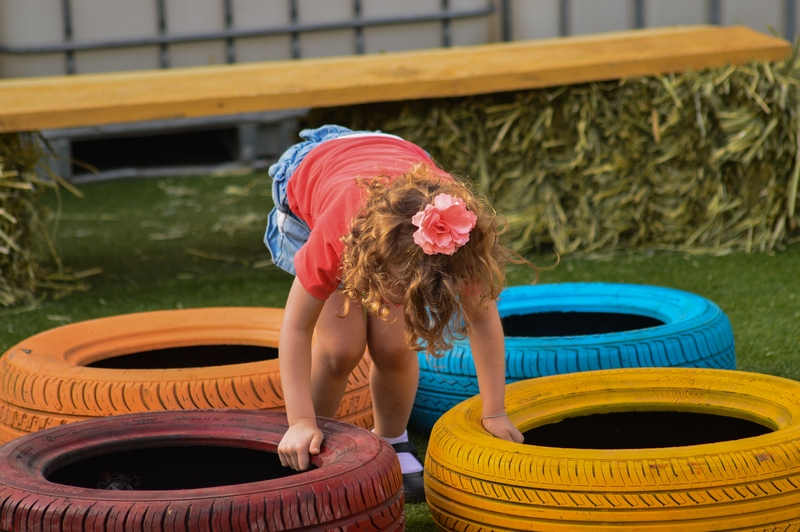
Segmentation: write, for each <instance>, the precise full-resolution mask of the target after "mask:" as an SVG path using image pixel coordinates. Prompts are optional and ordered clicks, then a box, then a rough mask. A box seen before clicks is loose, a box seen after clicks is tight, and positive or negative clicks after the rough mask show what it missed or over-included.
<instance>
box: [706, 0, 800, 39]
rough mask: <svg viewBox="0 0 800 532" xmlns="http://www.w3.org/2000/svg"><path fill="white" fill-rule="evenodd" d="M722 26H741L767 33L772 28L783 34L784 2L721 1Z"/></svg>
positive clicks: (761, 0) (762, 0) (774, 0)
mask: <svg viewBox="0 0 800 532" xmlns="http://www.w3.org/2000/svg"><path fill="white" fill-rule="evenodd" d="M721 10H722V12H721V18H722V25H723V26H733V25H736V24H742V25H745V26H750V27H751V28H753V29H755V30H758V31H763V32H767V31H769V29H768V28H769V27H770V26H772V27H773V28H775V29H776V30H778V31H779V32H781V33H783V32H784V28H785V27H786V24H785V23H784V0H757V1H754V0H723V1H722V7H721Z"/></svg>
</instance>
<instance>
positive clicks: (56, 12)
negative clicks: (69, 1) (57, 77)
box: [0, 0, 64, 78]
mask: <svg viewBox="0 0 800 532" xmlns="http://www.w3.org/2000/svg"><path fill="white" fill-rule="evenodd" d="M62 28H63V26H62V22H61V4H60V2H57V1H56V0H0V44H3V45H6V46H24V45H36V44H42V43H54V42H61V40H62V36H63V33H64V30H63V29H62ZM63 73H64V54H60V53H55V54H40V55H0V78H16V77H23V76H46V75H49V74H63Z"/></svg>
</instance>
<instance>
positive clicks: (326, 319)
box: [311, 290, 367, 418]
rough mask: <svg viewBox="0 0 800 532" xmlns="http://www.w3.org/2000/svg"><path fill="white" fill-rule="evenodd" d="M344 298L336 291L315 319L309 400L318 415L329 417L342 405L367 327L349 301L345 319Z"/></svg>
mask: <svg viewBox="0 0 800 532" xmlns="http://www.w3.org/2000/svg"><path fill="white" fill-rule="evenodd" d="M344 301H345V298H344V296H343V295H342V293H341V292H339V291H338V290H337V291H336V292H334V293H333V294H332V295H331V297H330V298H328V300H327V301H326V302H325V306H324V307H323V308H322V313H321V314H320V316H319V319H318V320H317V327H316V329H315V336H316V337H315V339H314V346H313V347H312V349H311V399H312V401H313V403H314V411H315V413H316V414H317V415H318V416H323V417H329V418H332V417H334V416H335V415H336V411H337V410H338V408H339V404H340V403H341V402H342V396H343V395H344V391H345V388H346V387H347V379H348V377H349V376H350V372H352V371H353V369H354V368H355V367H356V366H357V365H358V363H359V361H361V358H362V357H363V356H364V350H365V349H366V342H367V324H366V319H365V318H364V309H363V307H362V306H361V304H360V303H357V302H355V301H351V302H350V310H349V312H348V313H347V315H346V316H344V317H339V316H341V315H342V313H343V312H344Z"/></svg>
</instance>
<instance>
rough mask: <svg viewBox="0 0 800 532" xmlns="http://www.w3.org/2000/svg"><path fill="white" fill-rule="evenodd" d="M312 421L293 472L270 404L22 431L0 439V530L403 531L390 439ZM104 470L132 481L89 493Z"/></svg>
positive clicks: (282, 419)
mask: <svg viewBox="0 0 800 532" xmlns="http://www.w3.org/2000/svg"><path fill="white" fill-rule="evenodd" d="M318 422H319V426H320V429H321V430H322V432H323V433H324V435H325V441H324V442H323V445H322V452H321V453H320V454H319V455H318V456H315V457H313V460H312V462H313V464H314V465H315V466H316V467H315V468H314V469H311V470H309V471H305V472H301V473H295V472H293V471H291V470H289V469H286V468H283V467H281V466H280V463H279V461H278V458H277V453H276V451H277V446H278V442H279V441H280V439H281V437H282V436H283V434H284V433H285V431H286V429H287V423H286V416H285V414H283V413H280V412H270V411H243V410H198V411H194V412H175V411H166V412H154V413H142V414H128V415H123V416H112V417H106V418H101V419H93V420H88V421H80V422H77V423H73V424H70V425H63V426H59V427H54V428H50V429H45V430H42V431H39V432H37V433H34V434H28V435H25V436H22V437H20V438H17V439H15V440H13V441H12V442H9V443H7V444H5V445H3V446H2V447H0V530H3V531H9V532H21V531H44V530H47V531H53V532H61V531H71V532H74V531H81V532H83V531H90V530H91V531H97V532H100V531H103V532H105V531H112V530H113V531H138V532H156V531H165V532H166V531H186V532H194V531H205V530H230V531H252V530H305V531H323V530H325V531H327V530H336V531H387V532H388V531H401V530H404V517H403V491H402V490H403V481H402V474H401V472H400V465H399V462H398V460H397V456H396V454H395V453H394V451H393V450H392V448H391V446H389V445H388V444H387V443H386V442H385V441H384V440H383V439H381V438H379V437H377V436H375V435H374V434H372V433H371V432H369V431H367V430H365V429H362V428H359V427H354V426H352V425H349V424H346V423H342V422H339V421H335V420H329V419H323V418H319V419H318ZM199 456H204V460H198V457H199ZM232 456H233V457H235V458H231V457H232ZM137 457H138V459H137ZM215 457H216V458H215ZM218 458H224V459H218ZM223 464H224V465H223ZM182 468H183V469H182ZM117 469H123V471H118V470H117ZM112 472H113V475H115V476H116V477H117V478H118V479H136V481H132V482H130V483H129V484H128V485H127V486H122V488H120V487H119V486H117V487H118V489H98V487H99V486H101V485H103V486H107V485H108V483H106V482H105V479H108V478H109V475H110V474H112ZM124 488H134V489H130V490H128V489H124Z"/></svg>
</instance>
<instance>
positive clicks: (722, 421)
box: [523, 412, 772, 449]
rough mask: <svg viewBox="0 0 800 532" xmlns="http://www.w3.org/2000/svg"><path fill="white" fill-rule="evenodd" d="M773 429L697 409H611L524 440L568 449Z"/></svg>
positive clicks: (725, 437) (662, 443) (712, 438)
mask: <svg viewBox="0 0 800 532" xmlns="http://www.w3.org/2000/svg"><path fill="white" fill-rule="evenodd" d="M770 432H772V429H769V428H767V427H765V426H763V425H760V424H758V423H754V422H752V421H748V420H744V419H738V418H733V417H728V416H718V415H715V414H701V413H694V412H612V413H607V414H592V415H588V416H580V417H572V418H567V419H564V420H562V421H560V422H558V423H551V424H548V425H542V426H540V427H536V428H534V429H531V430H529V431H526V432H524V433H523V435H524V436H525V441H524V443H526V444H528V445H537V446H541V447H558V448H565V449H653V448H661V447H685V446H689V445H701V444H705V443H717V442H723V441H731V440H740V439H742V438H750V437H753V436H760V435H762V434H767V433H770Z"/></svg>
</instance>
